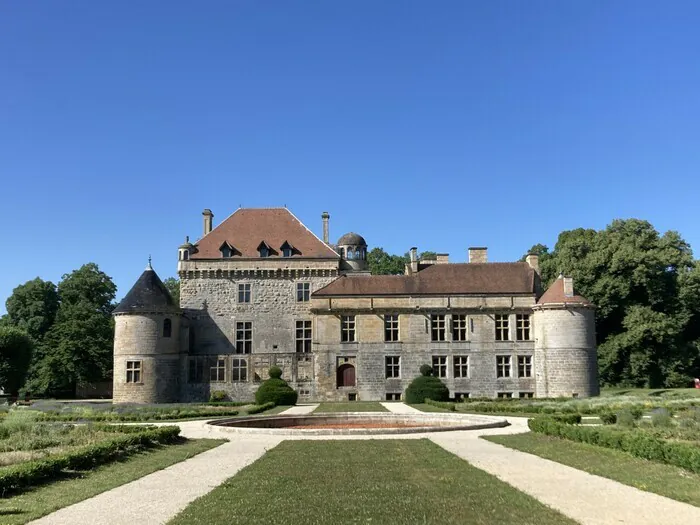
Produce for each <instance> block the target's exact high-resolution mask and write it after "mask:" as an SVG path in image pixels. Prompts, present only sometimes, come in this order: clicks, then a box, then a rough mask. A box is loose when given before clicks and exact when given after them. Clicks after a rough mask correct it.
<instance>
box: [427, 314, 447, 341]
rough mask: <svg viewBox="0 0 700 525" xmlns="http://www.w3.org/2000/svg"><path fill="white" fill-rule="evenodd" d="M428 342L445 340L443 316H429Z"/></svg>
mask: <svg viewBox="0 0 700 525" xmlns="http://www.w3.org/2000/svg"><path fill="white" fill-rule="evenodd" d="M430 327H431V331H430V340H431V341H444V340H445V316H444V315H437V314H433V315H431V316H430Z"/></svg>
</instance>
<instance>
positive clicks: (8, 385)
mask: <svg viewBox="0 0 700 525" xmlns="http://www.w3.org/2000/svg"><path fill="white" fill-rule="evenodd" d="M31 358H32V338H31V337H30V336H29V334H27V332H25V331H24V330H21V329H19V328H16V327H14V326H3V327H0V388H2V389H3V390H4V391H5V393H8V394H10V395H13V396H17V393H18V392H19V389H20V388H21V387H22V385H23V384H24V379H25V377H26V375H27V370H28V369H29V363H30V361H31Z"/></svg>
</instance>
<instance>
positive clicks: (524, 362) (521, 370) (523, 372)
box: [518, 355, 532, 377]
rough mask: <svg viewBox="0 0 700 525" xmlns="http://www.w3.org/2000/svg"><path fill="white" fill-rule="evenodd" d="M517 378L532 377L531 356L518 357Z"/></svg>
mask: <svg viewBox="0 0 700 525" xmlns="http://www.w3.org/2000/svg"><path fill="white" fill-rule="evenodd" d="M518 377H532V356H531V355H519V356H518Z"/></svg>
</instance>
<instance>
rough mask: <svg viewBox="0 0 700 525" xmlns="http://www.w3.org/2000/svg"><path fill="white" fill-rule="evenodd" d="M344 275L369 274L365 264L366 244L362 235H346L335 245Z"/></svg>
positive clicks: (367, 266)
mask: <svg viewBox="0 0 700 525" xmlns="http://www.w3.org/2000/svg"><path fill="white" fill-rule="evenodd" d="M336 246H337V249H338V253H340V257H341V259H342V262H341V268H342V270H343V271H344V272H345V273H365V274H367V273H369V265H368V264H367V242H366V241H365V239H364V237H362V235H358V234H357V233H352V232H351V233H346V234H345V235H343V236H342V237H341V238H340V239H338V243H337V244H336Z"/></svg>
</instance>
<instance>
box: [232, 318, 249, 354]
mask: <svg viewBox="0 0 700 525" xmlns="http://www.w3.org/2000/svg"><path fill="white" fill-rule="evenodd" d="M252 350H253V323H252V322H251V321H244V322H241V323H236V353H237V354H249V353H250V352H251V351H252Z"/></svg>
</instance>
